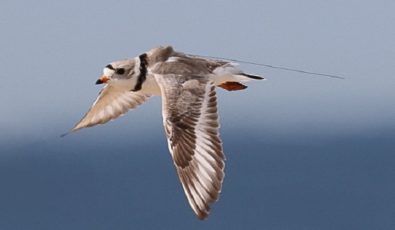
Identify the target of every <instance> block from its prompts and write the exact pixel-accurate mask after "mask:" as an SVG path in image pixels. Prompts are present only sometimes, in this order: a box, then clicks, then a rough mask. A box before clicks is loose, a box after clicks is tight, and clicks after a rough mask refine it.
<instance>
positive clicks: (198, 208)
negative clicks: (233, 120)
mask: <svg viewBox="0 0 395 230" xmlns="http://www.w3.org/2000/svg"><path fill="white" fill-rule="evenodd" d="M155 79H156V81H157V82H158V84H159V86H160V88H161V92H162V104H163V105H162V115H163V124H164V127H165V131H166V135H167V140H168V146H169V150H170V153H171V155H172V157H173V160H174V165H175V166H176V169H177V173H178V176H179V178H180V180H181V184H182V186H183V188H184V192H185V194H186V196H187V198H188V202H189V204H190V205H191V207H192V209H193V211H194V212H195V213H196V215H197V216H198V217H199V218H200V219H204V218H205V217H207V215H208V213H209V210H210V205H211V204H212V203H214V202H215V201H216V200H217V199H218V195H219V193H220V191H221V187H222V181H223V178H224V166H225V164H224V154H223V150H222V142H221V139H220V137H219V123H218V115H217V101H216V93H215V86H214V84H213V83H212V82H211V81H209V80H208V79H207V78H205V77H198V76H196V77H188V76H180V75H172V74H168V75H155Z"/></svg>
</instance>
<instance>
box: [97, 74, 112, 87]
mask: <svg viewBox="0 0 395 230" xmlns="http://www.w3.org/2000/svg"><path fill="white" fill-rule="evenodd" d="M108 80H110V78H109V77H107V76H106V75H103V76H101V77H100V78H99V79H97V81H96V85H99V84H103V83H107V82H108Z"/></svg>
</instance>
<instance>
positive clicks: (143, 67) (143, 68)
mask: <svg viewBox="0 0 395 230" xmlns="http://www.w3.org/2000/svg"><path fill="white" fill-rule="evenodd" d="M139 59H140V68H139V70H140V74H139V76H137V83H136V86H135V87H134V89H132V91H139V90H141V87H142V86H143V83H144V81H145V80H146V78H147V65H148V61H147V54H146V53H143V54H141V55H140V56H139Z"/></svg>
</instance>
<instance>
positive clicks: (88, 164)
mask: <svg viewBox="0 0 395 230" xmlns="http://www.w3.org/2000/svg"><path fill="white" fill-rule="evenodd" d="M394 134H395V133H394V132H393V131H390V130H387V131H386V130H383V131H382V132H378V133H377V135H370V136H367V135H354V136H353V137H341V136H340V137H338V138H321V139H319V138H315V137H314V136H300V137H299V138H296V139H293V140H290V139H286V138H284V139H283V140H282V141H278V140H274V139H270V138H268V139H261V137H260V134H259V133H257V134H254V135H243V136H241V137H240V136H235V135H229V134H227V133H225V134H224V135H223V139H224V141H225V151H226V155H227V165H226V178H225V183H224V188H223V192H222V195H221V198H220V200H219V202H218V203H217V204H215V205H214V206H213V209H212V213H211V215H210V217H209V218H208V220H207V221H203V222H200V221H199V220H197V219H196V218H195V216H194V214H193V213H192V211H191V210H190V208H189V206H188V204H187V201H186V198H185V197H184V194H183V191H182V188H181V186H180V184H179V182H178V178H177V176H176V174H175V170H174V168H173V165H172V162H171V159H170V155H169V153H168V152H167V146H166V143H165V139H164V138H163V139H158V138H150V137H149V136H144V137H142V138H141V139H140V140H138V141H131V140H129V139H128V138H127V137H124V138H118V139H116V138H109V139H107V140H106V141H105V142H103V141H100V139H95V137H89V136H88V135H86V133H85V134H76V135H75V136H74V137H69V138H68V137H66V138H63V139H62V138H55V137H54V138H51V139H48V140H41V141H36V142H34V143H30V144H21V145H18V146H8V148H7V146H4V145H3V146H2V147H1V149H0V150H1V152H2V154H1V155H0V182H1V190H0V204H1V208H0V228H1V229H77V230H78V229H158V228H159V229H185V228H188V229H201V228H205V229H218V228H226V229H241V228H246V229H393V228H394V227H395V216H394V210H395V185H394V179H395V170H394V165H395V155H394V149H395V142H393V136H394ZM77 135H79V136H78V137H76V136H77ZM307 140H309V142H308V141H307Z"/></svg>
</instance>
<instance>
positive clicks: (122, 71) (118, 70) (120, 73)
mask: <svg viewBox="0 0 395 230" xmlns="http://www.w3.org/2000/svg"><path fill="white" fill-rule="evenodd" d="M115 73H117V74H119V75H122V74H124V73H125V69H124V68H119V69H117V70H116V71H115Z"/></svg>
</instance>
